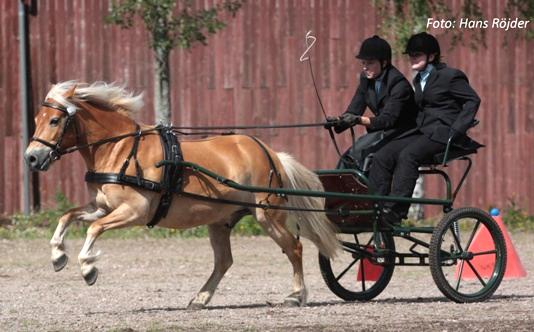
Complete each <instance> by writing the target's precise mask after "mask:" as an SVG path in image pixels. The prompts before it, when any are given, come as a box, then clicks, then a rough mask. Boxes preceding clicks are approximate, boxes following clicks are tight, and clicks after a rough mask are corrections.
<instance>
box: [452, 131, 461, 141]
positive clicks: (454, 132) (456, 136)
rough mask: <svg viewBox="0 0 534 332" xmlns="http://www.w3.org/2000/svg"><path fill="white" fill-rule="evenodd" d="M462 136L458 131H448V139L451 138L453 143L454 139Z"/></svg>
mask: <svg viewBox="0 0 534 332" xmlns="http://www.w3.org/2000/svg"><path fill="white" fill-rule="evenodd" d="M460 136H462V133H461V132H459V131H458V130H456V129H454V128H451V129H450V130H449V138H452V140H453V141H454V140H455V139H457V138H458V137H460Z"/></svg>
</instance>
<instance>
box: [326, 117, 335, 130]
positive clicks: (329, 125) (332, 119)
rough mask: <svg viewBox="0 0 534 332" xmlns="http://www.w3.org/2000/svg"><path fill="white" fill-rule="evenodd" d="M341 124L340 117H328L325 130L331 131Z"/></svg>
mask: <svg viewBox="0 0 534 332" xmlns="http://www.w3.org/2000/svg"><path fill="white" fill-rule="evenodd" d="M338 123H339V117H337V116H327V117H326V123H325V124H324V129H330V128H332V127H335V126H337V124H338Z"/></svg>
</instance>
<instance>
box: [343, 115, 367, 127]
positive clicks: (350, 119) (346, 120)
mask: <svg viewBox="0 0 534 332" xmlns="http://www.w3.org/2000/svg"><path fill="white" fill-rule="evenodd" d="M340 120H341V122H343V124H345V125H347V126H349V127H352V126H354V125H356V124H359V123H361V122H362V117H361V116H359V115H355V114H352V113H343V114H342V115H341V117H340Z"/></svg>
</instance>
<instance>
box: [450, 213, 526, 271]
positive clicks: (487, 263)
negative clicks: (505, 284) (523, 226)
mask: <svg viewBox="0 0 534 332" xmlns="http://www.w3.org/2000/svg"><path fill="white" fill-rule="evenodd" d="M491 212H492V216H493V219H494V220H495V221H496V222H497V225H499V228H500V229H501V231H502V234H503V236H504V241H505V243H506V252H507V256H508V258H507V263H506V270H505V271H504V278H505V279H514V278H523V277H526V275H527V271H526V270H525V268H524V267H523V264H521V260H520V259H519V256H518V255H517V251H516V250H515V247H514V245H513V244H512V240H511V239H510V234H508V231H507V230H506V226H505V225H504V223H503V221H502V217H501V216H500V215H498V210H496V209H494V210H492V211H491ZM493 249H495V248H494V245H493V240H492V239H491V235H490V233H489V231H488V229H487V228H486V227H482V228H480V229H479V230H478V231H477V232H476V234H475V237H474V238H473V242H471V245H470V246H469V248H468V250H469V251H473V252H483V251H488V250H493ZM471 264H472V265H473V267H474V268H475V269H476V270H477V272H478V273H479V275H480V276H481V277H484V278H487V277H490V276H491V274H492V273H493V268H494V266H495V256H494V255H481V256H475V257H474V258H473V259H472V260H471ZM459 269H460V264H458V265H457V266H456V273H455V276H456V277H457V276H458V274H459V272H460V271H459ZM476 278H477V276H476V275H475V273H474V272H473V269H471V267H470V266H469V265H468V264H465V263H464V268H463V271H462V279H463V280H472V279H476Z"/></svg>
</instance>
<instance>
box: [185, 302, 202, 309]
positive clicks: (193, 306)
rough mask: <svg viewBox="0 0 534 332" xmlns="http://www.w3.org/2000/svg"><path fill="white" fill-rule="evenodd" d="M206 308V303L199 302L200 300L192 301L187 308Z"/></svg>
mask: <svg viewBox="0 0 534 332" xmlns="http://www.w3.org/2000/svg"><path fill="white" fill-rule="evenodd" d="M205 308H206V305H204V304H202V303H198V302H191V303H189V305H188V306H187V310H202V309H205Z"/></svg>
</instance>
